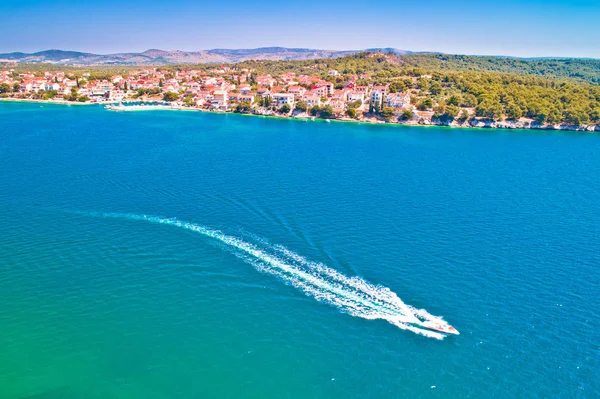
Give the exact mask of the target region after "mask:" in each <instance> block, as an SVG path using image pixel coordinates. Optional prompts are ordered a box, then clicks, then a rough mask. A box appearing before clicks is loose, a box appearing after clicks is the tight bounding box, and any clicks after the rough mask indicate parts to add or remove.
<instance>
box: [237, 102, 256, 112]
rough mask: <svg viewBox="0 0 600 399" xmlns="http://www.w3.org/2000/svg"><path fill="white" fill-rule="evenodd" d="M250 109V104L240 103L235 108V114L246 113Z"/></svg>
mask: <svg viewBox="0 0 600 399" xmlns="http://www.w3.org/2000/svg"><path fill="white" fill-rule="evenodd" d="M251 109H252V104H250V103H249V102H247V101H242V102H241V103H239V104H238V105H236V107H235V112H248V111H250V110H251Z"/></svg>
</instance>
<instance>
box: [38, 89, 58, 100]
mask: <svg viewBox="0 0 600 399" xmlns="http://www.w3.org/2000/svg"><path fill="white" fill-rule="evenodd" d="M57 95H58V92H57V91H56V90H48V91H45V92H44V94H43V95H42V98H43V99H44V100H50V99H53V98H54V97H56V96H57Z"/></svg>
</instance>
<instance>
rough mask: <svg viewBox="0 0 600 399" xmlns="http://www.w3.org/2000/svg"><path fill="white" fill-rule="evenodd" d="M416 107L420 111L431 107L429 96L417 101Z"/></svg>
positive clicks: (431, 102)
mask: <svg viewBox="0 0 600 399" xmlns="http://www.w3.org/2000/svg"><path fill="white" fill-rule="evenodd" d="M417 108H418V109H419V110H420V111H426V110H428V109H431V108H433V101H431V98H429V97H427V98H424V99H423V100H421V101H420V102H419V104H418V105H417Z"/></svg>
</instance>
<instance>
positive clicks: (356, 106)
mask: <svg viewBox="0 0 600 399" xmlns="http://www.w3.org/2000/svg"><path fill="white" fill-rule="evenodd" d="M361 105H362V101H361V100H360V99H359V100H356V101H352V102H351V103H349V104H348V107H350V108H355V109H356V108H358V107H360V106H361Z"/></svg>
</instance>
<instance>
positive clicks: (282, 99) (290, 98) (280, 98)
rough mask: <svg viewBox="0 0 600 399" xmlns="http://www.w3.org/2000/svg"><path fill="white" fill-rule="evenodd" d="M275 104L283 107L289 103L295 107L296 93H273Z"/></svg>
mask: <svg viewBox="0 0 600 399" xmlns="http://www.w3.org/2000/svg"><path fill="white" fill-rule="evenodd" d="M271 98H272V100H273V104H274V105H275V106H277V107H282V106H283V105H285V104H287V105H289V106H290V107H294V95H293V94H290V93H273V94H271Z"/></svg>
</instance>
